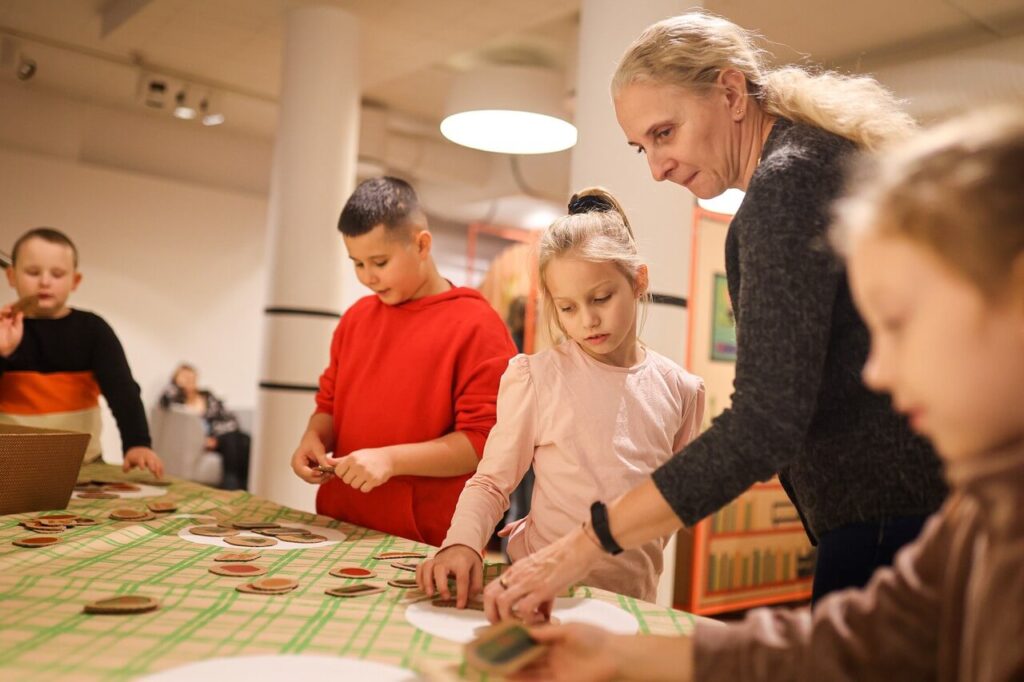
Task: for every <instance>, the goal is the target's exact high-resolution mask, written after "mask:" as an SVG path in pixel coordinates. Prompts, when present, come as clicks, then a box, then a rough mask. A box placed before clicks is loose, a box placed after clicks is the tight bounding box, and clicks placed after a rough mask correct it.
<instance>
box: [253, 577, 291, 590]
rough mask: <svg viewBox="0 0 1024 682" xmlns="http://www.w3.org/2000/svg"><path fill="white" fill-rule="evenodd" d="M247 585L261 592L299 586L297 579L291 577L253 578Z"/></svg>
mask: <svg viewBox="0 0 1024 682" xmlns="http://www.w3.org/2000/svg"><path fill="white" fill-rule="evenodd" d="M249 586H250V587H252V588H253V589H257V590H259V591H261V592H279V591H281V592H283V591H284V590H294V589H295V588H296V587H298V586H299V581H298V580H295V579H293V578H280V577H271V578H260V579H259V580H253V581H252V582H251V583H249Z"/></svg>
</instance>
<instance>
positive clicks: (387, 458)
mask: <svg viewBox="0 0 1024 682" xmlns="http://www.w3.org/2000/svg"><path fill="white" fill-rule="evenodd" d="M327 463H328V464H330V465H333V466H334V475H335V476H337V477H338V478H340V479H341V480H342V481H344V482H345V483H346V484H348V485H350V486H352V487H353V488H355V489H356V490H358V491H359V492H363V493H368V492H370V491H371V490H373V489H374V488H376V487H377V486H380V485H383V484H385V483H387V482H388V479H390V478H391V477H392V476H393V475H394V472H395V465H394V462H393V461H392V458H391V451H390V449H389V448H366V449H363V450H356V451H355V452H350V453H349V454H348V455H347V456H345V457H340V458H338V459H335V458H334V457H328V458H327Z"/></svg>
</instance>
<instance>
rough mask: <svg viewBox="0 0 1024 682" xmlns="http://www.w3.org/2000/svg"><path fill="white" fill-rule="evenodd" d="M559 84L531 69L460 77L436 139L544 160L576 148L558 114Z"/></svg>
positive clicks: (491, 69)
mask: <svg viewBox="0 0 1024 682" xmlns="http://www.w3.org/2000/svg"><path fill="white" fill-rule="evenodd" d="M562 99H563V91H562V79H561V77H560V75H559V74H558V73H557V72H556V71H552V70H551V69H546V68H541V67H533V66H504V65H503V66H485V67H481V68H477V69H475V70H473V71H467V72H464V73H460V74H458V75H457V76H456V78H455V80H454V81H453V83H452V89H451V91H450V93H449V95H448V103H447V107H446V111H445V119H444V120H443V121H441V134H442V135H444V136H445V137H446V138H448V139H449V140H451V141H452V142H455V143H456V144H461V145H463V146H465V147H472V148H473V149H480V150H482V151H485V152H497V153H501V154H547V153H550V152H558V151H562V150H563V149H568V148H569V147H572V146H573V145H575V144H576V126H574V125H573V124H571V123H569V122H568V121H567V120H565V114H564V112H563V111H562Z"/></svg>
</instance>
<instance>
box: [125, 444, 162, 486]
mask: <svg viewBox="0 0 1024 682" xmlns="http://www.w3.org/2000/svg"><path fill="white" fill-rule="evenodd" d="M135 468H139V469H149V470H150V471H151V472H152V473H153V475H154V476H156V477H157V478H163V475H164V463H163V461H162V460H161V459H160V456H159V455H158V454H156V453H155V452H153V451H152V450H150V449H149V448H145V447H142V446H136V447H134V448H130V449H129V450H128V452H126V453H124V465H123V466H122V469H123V470H124V471H126V472H127V471H129V470H131V469H135Z"/></svg>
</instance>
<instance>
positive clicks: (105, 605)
mask: <svg viewBox="0 0 1024 682" xmlns="http://www.w3.org/2000/svg"><path fill="white" fill-rule="evenodd" d="M158 608H160V602H158V601H157V600H156V599H153V598H152V597H144V596H142V595H134V594H133V595H124V596H121V597H110V598H108V599H97V600H96V601H92V602H89V603H88V604H86V605H85V609H84V611H85V612H86V613H96V614H110V615H120V614H129V613H146V612H147V611H155V610H156V609H158Z"/></svg>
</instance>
